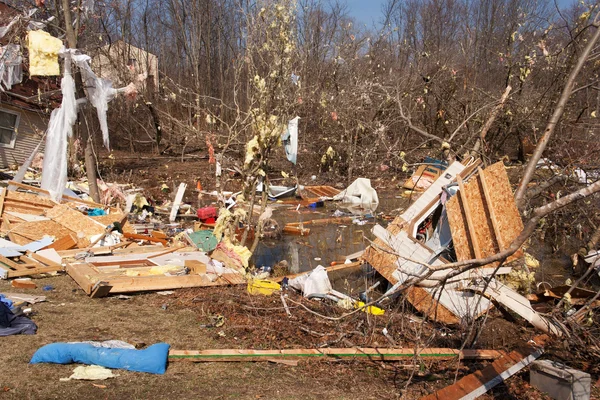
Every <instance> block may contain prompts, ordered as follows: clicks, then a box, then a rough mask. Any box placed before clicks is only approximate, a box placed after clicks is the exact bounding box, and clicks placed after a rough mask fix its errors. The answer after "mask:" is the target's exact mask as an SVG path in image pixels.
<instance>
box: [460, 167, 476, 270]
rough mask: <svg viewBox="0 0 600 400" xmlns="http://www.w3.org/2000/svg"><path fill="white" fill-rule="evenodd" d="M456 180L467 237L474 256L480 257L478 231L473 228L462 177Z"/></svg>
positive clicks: (473, 224)
mask: <svg viewBox="0 0 600 400" xmlns="http://www.w3.org/2000/svg"><path fill="white" fill-rule="evenodd" d="M456 180H457V182H458V188H459V189H458V194H459V198H460V201H461V203H462V206H463V210H464V212H465V218H466V220H467V232H468V234H469V239H470V240H471V245H472V246H473V254H475V258H481V248H480V247H479V238H478V232H477V231H476V230H475V223H474V222H473V216H472V215H471V205H470V204H469V199H468V198H467V192H466V190H465V185H464V184H463V181H462V178H461V177H460V176H459V177H458V178H457V179H456Z"/></svg>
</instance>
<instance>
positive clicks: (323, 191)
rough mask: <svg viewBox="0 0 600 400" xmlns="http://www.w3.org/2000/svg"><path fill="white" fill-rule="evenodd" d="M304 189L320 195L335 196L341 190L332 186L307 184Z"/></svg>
mask: <svg viewBox="0 0 600 400" xmlns="http://www.w3.org/2000/svg"><path fill="white" fill-rule="evenodd" d="M304 189H305V190H308V191H309V192H311V193H313V194H314V195H316V196H319V197H333V196H335V195H336V194H339V193H340V192H341V190H339V189H336V188H334V187H332V186H305V187H304Z"/></svg>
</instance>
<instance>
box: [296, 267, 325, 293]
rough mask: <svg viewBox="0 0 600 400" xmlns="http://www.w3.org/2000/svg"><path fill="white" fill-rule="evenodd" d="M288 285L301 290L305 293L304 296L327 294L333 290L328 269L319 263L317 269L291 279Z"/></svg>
mask: <svg viewBox="0 0 600 400" xmlns="http://www.w3.org/2000/svg"><path fill="white" fill-rule="evenodd" d="M288 285H289V286H290V287H293V288H294V289H296V290H300V291H301V292H302V293H303V294H304V297H311V296H314V295H327V294H328V293H329V292H330V291H331V290H332V286H331V282H330V281H329V277H328V276H327V270H326V269H325V267H323V266H322V265H318V266H317V267H316V268H315V269H313V270H312V271H310V272H308V273H306V274H304V275H300V276H298V277H296V278H294V279H290V281H289V282H288Z"/></svg>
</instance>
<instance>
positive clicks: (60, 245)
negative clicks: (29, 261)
mask: <svg viewBox="0 0 600 400" xmlns="http://www.w3.org/2000/svg"><path fill="white" fill-rule="evenodd" d="M75 246H77V236H75V234H74V233H71V234H68V235H65V236H62V237H60V238H58V239H57V240H56V241H55V242H54V243H52V244H51V245H49V246H46V247H45V248H46V249H54V250H57V251H59V250H69V249H72V248H73V247H75Z"/></svg>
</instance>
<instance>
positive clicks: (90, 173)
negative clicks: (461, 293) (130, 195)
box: [62, 0, 100, 202]
mask: <svg viewBox="0 0 600 400" xmlns="http://www.w3.org/2000/svg"><path fill="white" fill-rule="evenodd" d="M62 9H63V10H62V11H63V15H64V18H65V31H66V36H67V44H68V45H69V48H71V49H76V48H77V36H76V33H75V30H74V29H73V22H72V20H71V10H70V6H69V0H62ZM78 20H79V18H78ZM75 88H76V93H77V98H83V97H85V92H84V91H83V81H82V80H81V73H80V72H79V71H77V73H76V74H75ZM83 110H84V106H81V107H80V109H79V111H78V113H77V119H78V120H79V121H80V123H81V125H80V128H81V129H80V131H79V133H80V135H81V139H82V142H83V145H84V146H85V156H84V157H85V172H86V174H87V179H88V184H89V186H90V196H91V198H92V199H93V200H94V201H95V202H100V192H99V191H98V178H97V176H98V175H97V172H96V170H97V165H96V157H94V150H93V148H92V146H93V143H92V138H91V136H90V131H89V126H88V123H87V120H86V118H85V116H84V114H83Z"/></svg>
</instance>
